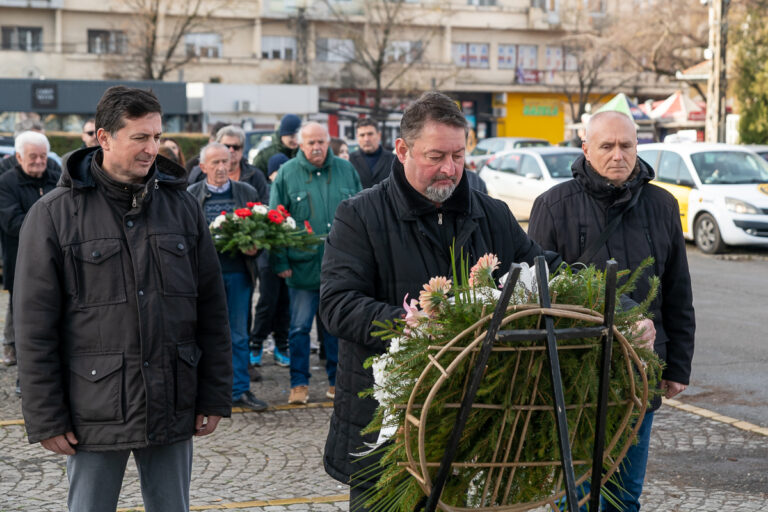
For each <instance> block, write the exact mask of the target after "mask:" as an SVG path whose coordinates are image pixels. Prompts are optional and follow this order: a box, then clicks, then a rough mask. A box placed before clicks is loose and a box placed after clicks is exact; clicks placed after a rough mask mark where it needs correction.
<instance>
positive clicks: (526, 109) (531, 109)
mask: <svg viewBox="0 0 768 512" xmlns="http://www.w3.org/2000/svg"><path fill="white" fill-rule="evenodd" d="M558 113H559V112H558V108H557V105H552V104H541V103H538V104H536V103H529V104H526V105H523V115H524V116H546V117H555V116H557V114H558Z"/></svg>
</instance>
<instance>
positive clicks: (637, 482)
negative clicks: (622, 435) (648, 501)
mask: <svg viewBox="0 0 768 512" xmlns="http://www.w3.org/2000/svg"><path fill="white" fill-rule="evenodd" d="M652 426H653V412H646V413H645V416H644V417H643V423H642V425H640V428H639V429H638V430H637V443H636V444H633V445H632V446H630V447H629V450H627V454H626V455H625V456H624V459H623V460H622V461H621V463H620V464H619V469H618V470H617V471H616V473H614V474H613V476H612V477H611V479H612V480H615V481H616V482H617V484H618V485H616V484H614V483H613V482H611V481H609V482H608V483H606V485H605V487H606V489H607V490H608V491H610V493H611V495H612V496H615V497H616V498H617V500H618V505H619V506H618V507H616V506H614V505H612V504H611V503H608V502H607V501H606V500H605V499H602V498H601V499H600V503H601V505H600V508H601V510H604V511H605V512H637V511H638V510H640V495H641V494H642V493H643V482H644V481H645V468H646V466H647V464H648V446H649V444H650V442H651V427H652ZM589 489H590V486H589V482H584V483H583V484H582V486H581V487H580V488H579V489H578V490H577V495H578V497H579V499H581V498H582V497H583V496H584V495H585V494H587V493H588V492H589ZM561 509H562V510H565V504H564V503H563V504H562V505H561ZM579 511H580V512H587V505H586V504H585V505H583V506H582V507H581V508H580V509H579Z"/></svg>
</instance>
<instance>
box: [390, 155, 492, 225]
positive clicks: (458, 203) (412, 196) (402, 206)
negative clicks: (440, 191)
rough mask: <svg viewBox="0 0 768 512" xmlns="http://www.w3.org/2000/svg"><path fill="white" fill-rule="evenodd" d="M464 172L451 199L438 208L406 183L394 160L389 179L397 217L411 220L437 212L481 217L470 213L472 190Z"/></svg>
mask: <svg viewBox="0 0 768 512" xmlns="http://www.w3.org/2000/svg"><path fill="white" fill-rule="evenodd" d="M466 172H467V171H464V173H465V174H462V176H461V180H460V181H459V184H458V185H457V186H456V190H454V191H453V194H452V195H451V197H449V198H448V200H447V201H445V202H444V203H443V204H442V205H440V206H439V207H438V206H436V205H435V203H433V202H432V201H430V200H429V199H427V198H426V197H424V196H423V195H421V194H420V193H419V192H418V191H416V189H415V188H413V187H412V186H411V184H410V183H408V180H407V179H406V177H405V169H404V168H403V164H402V163H400V160H399V159H397V158H395V159H394V161H393V162H392V172H391V174H390V176H391V177H390V178H389V179H390V180H391V181H392V185H393V186H392V194H393V197H394V201H395V205H396V206H397V210H398V215H399V217H400V218H401V219H403V220H413V219H415V218H417V217H421V216H422V215H426V214H430V213H435V212H437V211H438V210H442V211H451V212H455V213H457V214H459V215H470V213H472V216H473V217H477V216H481V217H482V213H479V214H478V215H475V213H477V212H474V213H473V212H472V210H473V208H472V207H473V203H472V190H471V189H470V187H469V183H468V181H467V177H466Z"/></svg>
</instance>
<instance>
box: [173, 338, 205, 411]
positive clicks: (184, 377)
mask: <svg viewBox="0 0 768 512" xmlns="http://www.w3.org/2000/svg"><path fill="white" fill-rule="evenodd" d="M176 351H177V353H178V358H177V359H176V410H177V411H185V410H187V409H192V408H193V407H194V406H195V401H196V400H197V364H198V363H199V362H200V357H201V356H202V355H203V351H202V350H200V347H198V346H197V343H195V342H194V341H191V342H186V343H180V344H179V345H177V346H176Z"/></svg>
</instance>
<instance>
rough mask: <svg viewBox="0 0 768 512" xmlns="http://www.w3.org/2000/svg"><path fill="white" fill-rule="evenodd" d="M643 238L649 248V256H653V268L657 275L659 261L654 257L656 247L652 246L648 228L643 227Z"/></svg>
mask: <svg viewBox="0 0 768 512" xmlns="http://www.w3.org/2000/svg"><path fill="white" fill-rule="evenodd" d="M645 239H646V240H648V247H649V248H650V249H651V256H653V270H654V271H655V273H656V275H657V276H658V275H659V262H658V260H657V258H656V249H655V248H654V246H653V239H652V238H651V232H650V230H649V229H648V228H645Z"/></svg>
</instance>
